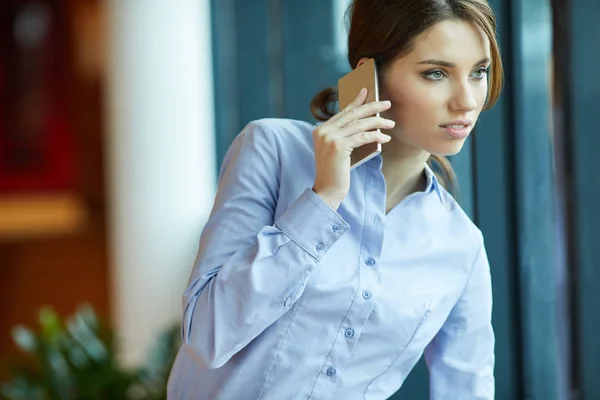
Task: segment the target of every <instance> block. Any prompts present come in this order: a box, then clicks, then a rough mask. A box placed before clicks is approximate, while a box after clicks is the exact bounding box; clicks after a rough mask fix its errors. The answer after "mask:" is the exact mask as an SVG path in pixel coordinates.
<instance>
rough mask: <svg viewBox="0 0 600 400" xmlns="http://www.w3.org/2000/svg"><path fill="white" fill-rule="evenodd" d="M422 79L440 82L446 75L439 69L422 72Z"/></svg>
mask: <svg viewBox="0 0 600 400" xmlns="http://www.w3.org/2000/svg"><path fill="white" fill-rule="evenodd" d="M422 75H423V78H425V79H429V80H430V81H441V80H442V79H444V78H445V77H446V73H445V72H444V71H442V70H440V69H436V70H433V71H426V72H423V74H422Z"/></svg>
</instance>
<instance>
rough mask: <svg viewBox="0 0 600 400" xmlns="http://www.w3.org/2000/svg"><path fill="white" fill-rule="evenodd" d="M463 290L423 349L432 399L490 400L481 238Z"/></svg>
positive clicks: (490, 349) (486, 279)
mask: <svg viewBox="0 0 600 400" xmlns="http://www.w3.org/2000/svg"><path fill="white" fill-rule="evenodd" d="M478 234H479V239H480V240H479V242H480V244H479V246H478V250H477V251H476V256H475V261H474V264H473V267H472V270H471V273H470V277H469V280H468V282H467V285H466V287H465V289H464V292H463V294H462V296H461V298H460V299H459V301H458V302H457V304H456V305H455V306H454V308H453V310H452V311H451V313H450V315H449V317H448V319H447V321H446V322H445V323H444V326H443V327H442V329H441V330H440V331H439V332H438V334H437V335H436V337H435V338H434V339H433V341H432V342H431V343H430V344H429V346H428V347H427V348H426V349H425V359H426V361H427V365H428V367H429V374H430V398H431V399H432V400H455V399H461V400H492V399H494V362H495V356H494V344H495V338H494V332H493V329H492V322H491V319H492V285H491V276H490V267H489V262H488V259H487V255H486V251H485V247H484V245H483V237H482V236H481V232H479V231H478Z"/></svg>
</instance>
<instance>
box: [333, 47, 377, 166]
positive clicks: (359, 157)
mask: <svg viewBox="0 0 600 400" xmlns="http://www.w3.org/2000/svg"><path fill="white" fill-rule="evenodd" d="M362 88H367V99H366V100H365V103H364V104H367V103H371V102H373V101H379V85H378V81H377V65H376V63H375V60H374V59H372V58H371V59H369V60H368V61H366V62H364V63H363V64H362V65H361V66H360V67H358V68H356V69H354V70H353V71H351V72H349V73H348V74H346V75H344V76H343V77H341V78H340V79H339V80H338V95H339V104H340V110H343V109H345V108H346V107H347V106H348V104H350V103H352V102H353V101H354V99H356V96H358V93H359V92H360V90H361V89H362ZM376 115H377V116H378V117H379V113H377V114H376ZM377 131H379V129H377ZM379 153H381V143H377V142H375V143H368V144H366V145H364V146H361V147H357V148H355V149H354V150H353V151H352V154H351V155H350V160H351V161H350V168H351V169H354V168H356V167H358V166H359V165H361V164H364V163H365V162H367V161H369V160H370V159H371V158H373V157H375V156H376V155H378V154H379Z"/></svg>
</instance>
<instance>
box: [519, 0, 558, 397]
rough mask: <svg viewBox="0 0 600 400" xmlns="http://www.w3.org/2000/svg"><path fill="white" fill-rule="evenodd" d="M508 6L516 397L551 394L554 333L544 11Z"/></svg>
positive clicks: (527, 1)
mask: <svg viewBox="0 0 600 400" xmlns="http://www.w3.org/2000/svg"><path fill="white" fill-rule="evenodd" d="M511 5H512V10H511V11H512V26H513V27H514V31H513V37H512V39H513V40H512V49H511V50H512V51H511V54H512V67H513V68H512V72H513V74H512V80H511V82H512V84H513V85H512V86H513V88H514V92H513V101H512V106H513V115H514V122H515V123H514V128H513V129H511V131H512V132H513V134H514V136H515V139H514V140H515V147H514V149H515V160H514V161H515V166H516V169H515V172H516V173H515V183H516V200H517V204H516V205H517V207H516V210H517V227H516V228H517V231H516V233H517V238H518V260H519V262H518V265H519V284H520V310H521V312H520V314H521V337H522V343H523V345H522V354H521V361H522V365H523V396H524V398H531V399H544V400H552V399H557V398H558V396H557V382H558V375H557V364H556V363H557V359H558V337H557V331H556V327H557V325H556V285H555V283H556V282H555V270H556V269H555V264H554V263H555V262H556V260H555V257H554V253H553V251H552V250H553V248H554V245H553V244H554V229H555V223H554V222H555V221H554V214H555V213H554V203H553V199H554V196H553V190H554V189H553V175H552V150H551V146H550V144H551V138H550V107H551V104H552V103H551V100H550V77H549V68H550V65H551V43H552V42H551V41H552V32H551V23H552V21H551V15H550V7H549V4H548V2H547V1H544V0H519V1H514V2H512V3H511Z"/></svg>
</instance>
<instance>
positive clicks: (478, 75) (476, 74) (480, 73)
mask: <svg viewBox="0 0 600 400" xmlns="http://www.w3.org/2000/svg"><path fill="white" fill-rule="evenodd" d="M487 73H488V69H487V68H486V67H481V68H479V69H477V70H475V71H473V78H475V79H479V80H481V79H483V78H485V77H486V76H487Z"/></svg>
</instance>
